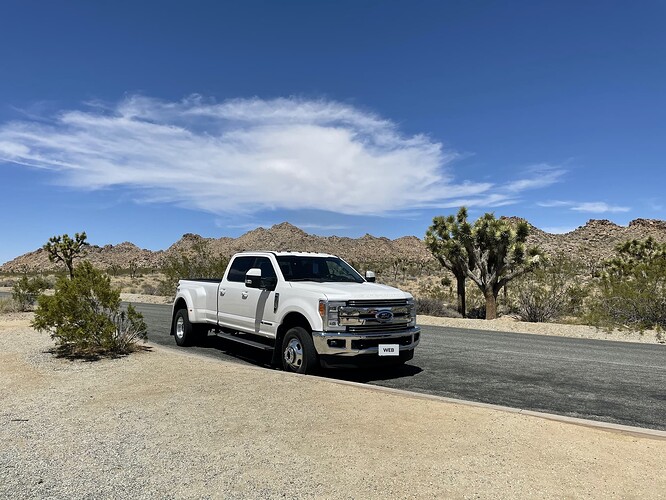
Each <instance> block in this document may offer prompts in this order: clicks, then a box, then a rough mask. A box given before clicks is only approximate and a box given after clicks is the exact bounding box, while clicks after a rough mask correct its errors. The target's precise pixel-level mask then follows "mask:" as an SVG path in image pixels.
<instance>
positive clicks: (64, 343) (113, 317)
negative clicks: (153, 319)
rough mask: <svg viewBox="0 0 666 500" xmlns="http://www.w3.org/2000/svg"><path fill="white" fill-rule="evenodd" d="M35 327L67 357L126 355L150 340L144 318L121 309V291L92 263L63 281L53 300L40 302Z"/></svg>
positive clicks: (49, 298)
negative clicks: (139, 341)
mask: <svg viewBox="0 0 666 500" xmlns="http://www.w3.org/2000/svg"><path fill="white" fill-rule="evenodd" d="M37 302H38V305H37V309H36V311H35V319H34V321H33V327H34V328H35V329H36V330H38V331H46V332H49V333H50V334H51V338H53V339H54V340H55V342H56V345H57V346H58V348H59V351H60V352H61V353H63V354H67V355H74V356H98V355H103V354H111V355H115V354H126V353H128V352H130V351H132V350H133V349H134V348H135V343H136V341H137V340H138V339H143V340H145V339H146V324H145V322H144V321H143V316H142V315H141V314H140V313H138V312H137V311H136V310H135V309H134V307H132V306H131V305H130V306H128V307H127V311H122V310H121V309H120V291H119V290H117V289H114V288H112V287H111V279H110V278H109V277H108V276H107V275H106V274H104V273H102V272H101V271H99V270H98V269H95V268H94V267H93V266H92V264H90V263H89V262H83V263H82V264H81V265H80V266H79V267H77V268H76V270H75V272H74V275H73V277H72V278H71V279H68V278H66V277H61V278H59V279H58V281H57V283H56V285H55V293H54V294H53V295H52V296H48V295H41V296H39V298H38V301H37Z"/></svg>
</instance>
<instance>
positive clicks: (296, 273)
mask: <svg viewBox="0 0 666 500" xmlns="http://www.w3.org/2000/svg"><path fill="white" fill-rule="evenodd" d="M277 261H278V264H279V266H280V270H281V271H282V275H283V276H284V279H285V280H287V281H316V282H318V283H325V282H353V283H363V282H364V281H365V280H364V279H363V277H361V275H360V274H358V273H357V272H356V271H355V270H354V268H353V267H351V266H350V265H349V264H347V263H346V262H345V261H343V260H342V259H339V258H337V257H310V256H300V255H281V256H279V257H278V258H277Z"/></svg>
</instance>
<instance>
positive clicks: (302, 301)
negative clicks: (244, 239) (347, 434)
mask: <svg viewBox="0 0 666 500" xmlns="http://www.w3.org/2000/svg"><path fill="white" fill-rule="evenodd" d="M374 281H375V279H374V274H373V273H371V272H368V273H366V276H365V278H364V277H363V276H361V275H360V274H359V273H358V272H357V271H356V270H355V269H354V268H352V267H351V266H350V265H349V264H347V263H346V262H345V261H344V260H342V259H340V258H339V257H336V256H334V255H329V254H321V253H302V252H243V253H239V254H236V255H234V256H233V257H232V259H231V261H230V262H229V265H228V266H227V270H226V271H225V273H224V277H223V278H222V279H221V280H220V279H214V280H211V279H197V280H180V281H179V283H178V288H177V290H176V298H175V301H174V303H173V312H172V322H171V325H172V326H171V334H172V335H173V336H174V337H175V339H176V343H177V344H178V345H179V346H187V345H192V344H193V343H196V342H198V341H200V340H201V339H203V338H205V337H206V336H207V335H208V333H209V332H210V331H211V330H213V331H214V332H215V333H216V335H218V336H221V337H224V338H226V339H229V340H234V341H236V342H240V343H242V344H245V345H249V346H252V347H256V348H259V349H263V350H265V351H269V352H271V353H272V358H271V359H272V363H273V364H274V365H282V367H283V368H284V369H285V370H287V371H293V372H297V373H312V372H315V371H316V370H317V369H318V368H319V367H320V366H324V367H335V366H355V367H360V366H369V365H398V364H402V363H404V362H405V361H408V360H410V359H412V357H413V356H414V348H415V347H416V346H417V345H418V343H419V337H420V329H419V327H417V326H416V309H415V306H414V299H413V298H412V296H411V295H410V294H408V293H405V292H403V291H401V290H398V289H397V288H393V287H390V286H386V285H380V284H378V283H375V282H374Z"/></svg>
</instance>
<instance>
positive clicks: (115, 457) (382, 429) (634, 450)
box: [0, 314, 666, 499]
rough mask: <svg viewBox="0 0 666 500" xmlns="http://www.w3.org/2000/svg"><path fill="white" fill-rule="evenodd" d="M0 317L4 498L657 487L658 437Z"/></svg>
mask: <svg viewBox="0 0 666 500" xmlns="http://www.w3.org/2000/svg"><path fill="white" fill-rule="evenodd" d="M29 319H30V316H29V315H24V314H23V315H22V314H15V315H11V316H2V317H0V384H1V385H0V387H1V388H2V391H1V392H0V424H1V425H0V444H1V445H0V472H1V473H0V498H12V499H13V498H96V499H97V498H133V499H134V498H364V499H365V498H387V497H389V498H511V499H513V498H535V497H549V498H552V497H560V498H562V497H566V498H666V493H665V492H666V476H664V474H663V470H662V469H663V464H664V463H666V440H664V439H658V438H647V437H638V436H635V435H627V434H622V433H618V432H610V431H605V430H599V429H592V428H587V427H584V426H578V425H572V424H568V423H562V422H553V421H550V420H545V419H541V418H536V417H532V416H527V415H520V414H514V413H507V412H502V411H497V410H491V409H487V408H479V407H470V406H465V405H458V404H452V403H445V402H440V401H432V400H424V399H421V398H415V397H409V396H405V395H399V394H387V393H382V392H378V391H376V390H373V389H370V388H368V389H366V388H360V387H352V386H345V385H340V384H337V383H334V382H331V381H328V380H325V379H319V378H316V377H303V376H299V375H293V374H287V373H283V372H279V371H271V370H267V369H262V368H256V367H249V366H242V365H238V364H232V363H225V362H222V361H216V360H208V359H205V358H200V357H196V356H193V355H191V354H189V353H187V352H179V351H175V350H171V349H166V348H157V347H153V348H152V350H151V351H144V352H139V353H136V354H133V355H132V356H129V357H124V358H120V359H110V360H108V359H107V360H102V361H98V362H82V361H67V360H63V359H56V358H54V357H53V356H52V355H51V354H50V353H49V352H48V350H49V349H50V348H51V347H52V342H51V341H50V339H49V337H48V335H45V334H38V333H36V332H34V331H33V330H32V329H30V328H29V327H28V326H27V325H28V322H29Z"/></svg>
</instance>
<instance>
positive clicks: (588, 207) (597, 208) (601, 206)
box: [537, 200, 631, 214]
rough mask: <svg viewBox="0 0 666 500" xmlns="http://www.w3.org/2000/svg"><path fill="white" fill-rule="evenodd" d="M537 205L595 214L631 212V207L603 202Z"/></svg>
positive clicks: (546, 202) (544, 203)
mask: <svg viewBox="0 0 666 500" xmlns="http://www.w3.org/2000/svg"><path fill="white" fill-rule="evenodd" d="M537 205H539V206H540V207H546V208H552V207H566V208H568V209H569V210H573V211H575V212H588V213H594V214H603V213H618V212H628V211H630V210H631V207H624V206H620V205H609V204H608V203H606V202H603V201H586V202H577V201H562V200H553V201H542V202H539V203H537Z"/></svg>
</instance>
